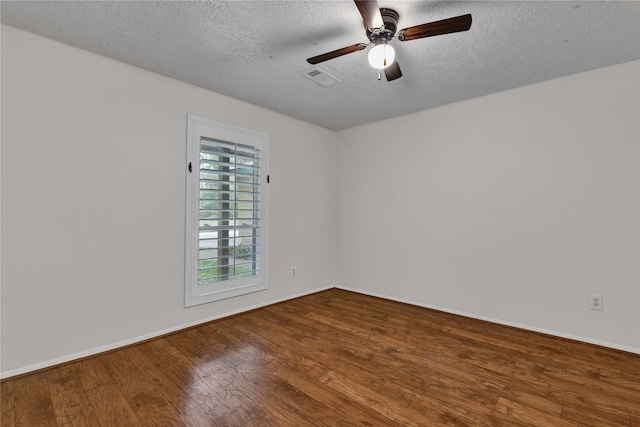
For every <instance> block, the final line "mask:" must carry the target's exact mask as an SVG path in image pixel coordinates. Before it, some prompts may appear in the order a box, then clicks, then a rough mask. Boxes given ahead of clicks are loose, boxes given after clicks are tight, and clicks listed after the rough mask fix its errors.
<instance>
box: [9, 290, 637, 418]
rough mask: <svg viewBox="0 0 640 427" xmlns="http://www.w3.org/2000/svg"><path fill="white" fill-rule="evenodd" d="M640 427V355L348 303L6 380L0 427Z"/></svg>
mask: <svg viewBox="0 0 640 427" xmlns="http://www.w3.org/2000/svg"><path fill="white" fill-rule="evenodd" d="M36 425H37V426H41V425H42V426H47V425H50V426H60V427H61V426H103V427H111V426H160V425H167V426H240V427H242V426H338V425H368V426H418V425H424V426H443V425H453V426H487V427H488V426H505V427H507V426H508V427H514V426H536V427H540V426H554V427H556V426H560V427H562V426H593V427H596V426H626V427H629V426H632V427H633V426H640V356H638V355H635V354H630V353H625V352H621V351H616V350H611V349H606V348H602V347H597V346H593V345H589V344H584V343H579V342H574V341H570V340H565V339H560V338H556V337H551V336H547V335H542V334H537V333H532V332H527V331H522V330H519V329H514V328H510V327H506V326H500V325H496V324H491V323H488V322H483V321H478V320H473V319H469V318H465V317H461V316H455V315H450V314H446V313H442V312H437V311H434V310H428V309H424V308H420V307H416V306H411V305H407V304H401V303H395V302H391V301H386V300H383V299H379V298H373V297H368V296H363V295H360V294H356V293H352V292H346V291H341V290H337V289H333V290H329V291H325V292H320V293H317V294H313V295H309V296H306V297H303V298H298V299H295V300H291V301H287V302H284V303H280V304H276V305H272V306H269V307H265V308H262V309H258V310H254V311H251V312H248V313H244V314H241V315H237V316H233V317H229V318H225V319H221V320H217V321H214V322H210V323H207V324H203V325H200V326H198V327H195V328H191V329H187V330H184V331H181V332H178V333H174V334H171V335H167V336H165V337H162V338H158V339H155V340H151V341H147V342H144V343H141V344H139V345H136V346H130V347H127V348H123V349H120V350H116V351H113V352H110V353H105V354H102V355H98V356H94V357H92V358H88V359H84V360H79V361H77V362H73V363H69V364H66V365H62V366H58V367H53V368H50V369H47V370H45V371H41V372H37V373H33V374H30V375H25V376H22V377H19V378H13V379H8V380H4V381H2V426H7V427H9V426H36Z"/></svg>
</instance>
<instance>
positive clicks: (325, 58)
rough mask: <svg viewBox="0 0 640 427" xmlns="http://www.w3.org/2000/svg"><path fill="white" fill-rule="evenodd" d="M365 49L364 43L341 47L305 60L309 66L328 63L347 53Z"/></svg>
mask: <svg viewBox="0 0 640 427" xmlns="http://www.w3.org/2000/svg"><path fill="white" fill-rule="evenodd" d="M366 47H367V44H366V43H358V44H354V45H353V46H347V47H343V48H342V49H337V50H332V51H331V52H327V53H323V54H322V55H318V56H314V57H312V58H307V62H308V63H309V64H314V65H315V64H319V63H321V62H324V61H328V60H329V59H333V58H337V57H339V56H342V55H346V54H347V53H353V52H357V51H359V50H362V49H364V48H366Z"/></svg>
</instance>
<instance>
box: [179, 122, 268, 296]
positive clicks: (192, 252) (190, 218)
mask: <svg viewBox="0 0 640 427" xmlns="http://www.w3.org/2000/svg"><path fill="white" fill-rule="evenodd" d="M203 138H206V139H210V140H216V141H221V142H228V143H232V144H239V145H245V146H250V147H254V148H257V149H258V150H259V151H260V162H259V168H260V173H259V193H258V197H259V202H258V203H259V214H258V230H259V240H258V244H257V247H258V256H257V258H258V260H257V262H258V274H256V275H250V276H246V277H241V278H236V279H229V280H221V281H217V282H214V283H209V284H200V280H199V271H198V268H199V249H200V248H199V244H200V229H199V227H200V222H199V220H200V217H199V209H200V166H199V165H200V152H201V140H202V139H203ZM268 169H269V135H268V134H266V133H263V132H258V131H253V130H249V129H245V128H242V127H238V126H234V125H230V124H227V123H222V122H218V121H215V120H211V119H208V118H205V117H201V116H197V115H194V114H188V115H187V178H186V203H185V204H186V221H185V299H184V305H185V308H187V307H193V306H196V305H200V304H206V303H209V302H214V301H219V300H222V299H227V298H233V297H237V296H240V295H246V294H249V293H253V292H258V291H263V290H266V289H268V287H269V284H268V277H269V276H268V253H267V249H268V241H269V237H268V236H269V230H268V228H269V227H268V224H269V221H268V212H269V209H268V200H269V197H268V194H269V191H268V189H269V186H268V179H267V177H268Z"/></svg>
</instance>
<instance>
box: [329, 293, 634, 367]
mask: <svg viewBox="0 0 640 427" xmlns="http://www.w3.org/2000/svg"><path fill="white" fill-rule="evenodd" d="M336 288H337V289H342V290H345V291H349V292H355V293H358V294H363V295H369V296H372V297H378V298H383V299H387V300H390V301H396V302H401V303H405V304H411V305H415V306H418V307H424V308H430V309H432V310H438V311H442V312H445V313H451V314H457V315H459V316H464V317H470V318H472V319H477V320H484V321H487V322H491V323H497V324H499V325H505V326H511V327H514V328H518V329H524V330H527V331H532V332H539V333H541V334H545V335H552V336H556V337H560V338H566V339H570V340H573V341H580V342H584V343H588V344H594V345H599V346H601V347H608V348H612V349H615V350H622V351H626V352H629V353H635V354H640V348H635V347H630V346H626V345H620V344H616V343H612V342H608V341H601V340H595V339H592V338H586V337H581V336H577V335H572V334H566V333H564V332H558V331H552V330H549V329H543V328H536V327H534V326H528V325H522V324H519V323H515V322H507V321H504V320H501V319H495V318H493V317H486V316H478V315H476V314H470V313H465V312H463V311H458V310H451V309H448V308H443V307H438V306H433V305H429V304H424V303H421V302H416V301H411V300H407V299H403V298H395V297H392V296H389V295H385V294H379V293H376V292H366V291H363V290H361V289H354V288H349V287H346V286H338V285H336Z"/></svg>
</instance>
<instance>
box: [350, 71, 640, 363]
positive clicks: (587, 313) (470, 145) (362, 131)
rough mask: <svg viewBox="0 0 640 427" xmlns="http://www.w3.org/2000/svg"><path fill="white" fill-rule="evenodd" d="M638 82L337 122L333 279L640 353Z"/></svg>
mask: <svg viewBox="0 0 640 427" xmlns="http://www.w3.org/2000/svg"><path fill="white" fill-rule="evenodd" d="M639 77H640V62H639V61H634V62H630V63H626V64H621V65H618V66H613V67H609V68H604V69H600V70H595V71H592V72H587V73H583V74H578V75H573V76H569V77H566V78H561V79H557V80H553V81H547V82H543V83H540V84H536V85H532V86H528V87H523V88H519V89H515V90H510V91H506V92H502V93H497V94H494V95H490V96H486V97H482V98H477V99H473V100H469V101H465V102H460V103H457V104H453V105H449V106H446V107H442V108H438V109H434V110H430V111H425V112H421V113H417V114H414V115H410V116H404V117H400V118H396V119H391V120H386V121H382V122H377V123H372V124H368V125H363V126H360V127H357V128H353V129H349V130H346V131H342V132H340V133H339V134H338V136H339V145H338V159H339V160H338V171H339V182H340V189H339V194H338V196H339V198H338V206H339V234H338V236H339V242H338V243H339V245H338V247H339V252H338V258H337V259H338V267H337V286H338V287H344V288H348V289H353V290H357V291H360V292H364V293H369V294H374V295H380V296H386V297H390V298H393V299H396V300H403V301H408V302H413V303H416V304H419V305H424V306H428V307H435V308H439V309H443V310H445V311H450V312H456V313H462V314H467V315H471V316H473V317H478V318H483V319H490V320H493V321H497V322H501V323H505V324H510V325H518V326H522V327H525V328H528V329H533V330H539V331H546V332H551V333H554V334H556V335H560V336H565V337H572V338H578V339H581V340H584V341H589V342H594V343H600V344H605V345H609V346H611V347H616V348H621V349H626V350H630V351H636V352H640V280H639V277H638V275H639V249H638V246H639V227H638V222H639V218H640V216H639V193H640V187H639V150H638V148H639V141H640V135H639V127H640V119H639V118H640V108H639V99H640V87H639V80H640V78H639ZM424 96H429V94H424ZM591 293H598V294H602V295H603V296H604V311H602V312H598V311H591V310H589V309H588V308H587V301H588V296H589V294H591Z"/></svg>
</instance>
